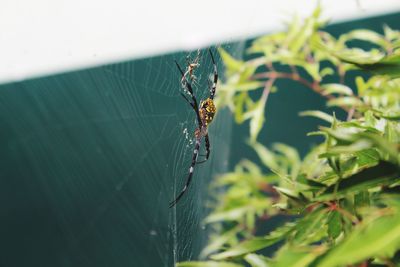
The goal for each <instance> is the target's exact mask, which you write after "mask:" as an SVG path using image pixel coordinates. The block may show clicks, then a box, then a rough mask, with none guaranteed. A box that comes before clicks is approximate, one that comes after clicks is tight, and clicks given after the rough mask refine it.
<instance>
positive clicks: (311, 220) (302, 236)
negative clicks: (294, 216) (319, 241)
mask: <svg viewBox="0 0 400 267" xmlns="http://www.w3.org/2000/svg"><path fill="white" fill-rule="evenodd" d="M326 218H327V216H326V211H325V210H323V209H316V210H314V211H313V212H312V213H310V214H307V216H305V217H303V218H301V219H300V220H298V221H297V224H296V226H295V229H296V234H295V236H294V241H295V242H296V243H298V244H302V243H304V242H307V240H309V239H312V238H313V235H314V234H315V233H316V232H317V230H319V229H320V228H321V227H322V226H323V225H324V223H325V221H326Z"/></svg>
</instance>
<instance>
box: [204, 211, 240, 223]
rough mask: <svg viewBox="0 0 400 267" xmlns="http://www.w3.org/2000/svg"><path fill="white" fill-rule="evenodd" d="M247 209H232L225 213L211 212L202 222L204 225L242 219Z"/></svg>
mask: <svg viewBox="0 0 400 267" xmlns="http://www.w3.org/2000/svg"><path fill="white" fill-rule="evenodd" d="M247 210H248V208H247V207H239V208H233V209H230V210H226V211H219V212H213V213H211V214H210V215H209V216H207V218H206V219H205V220H204V222H205V223H214V222H219V221H235V220H239V219H241V218H242V217H243V215H244V214H245V213H246V212H247Z"/></svg>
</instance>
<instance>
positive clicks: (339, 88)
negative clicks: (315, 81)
mask: <svg viewBox="0 0 400 267" xmlns="http://www.w3.org/2000/svg"><path fill="white" fill-rule="evenodd" d="M321 87H322V88H323V89H324V92H323V94H324V95H330V94H340V95H347V96H351V95H353V91H352V90H351V88H350V87H348V86H346V85H343V84H339V83H328V84H324V85H322V86H321Z"/></svg>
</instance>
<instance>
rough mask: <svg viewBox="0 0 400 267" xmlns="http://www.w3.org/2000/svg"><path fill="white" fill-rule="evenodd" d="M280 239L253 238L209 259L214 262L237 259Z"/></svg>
mask: <svg viewBox="0 0 400 267" xmlns="http://www.w3.org/2000/svg"><path fill="white" fill-rule="evenodd" d="M281 239H282V237H255V238H253V239H250V240H247V241H244V242H242V243H240V244H238V245H237V246H235V247H233V248H231V249H228V250H227V251H224V252H221V253H219V254H215V255H212V256H211V258H212V259H214V260H221V259H226V258H230V257H237V256H240V255H243V254H247V253H250V252H254V251H257V250H260V249H263V248H266V247H269V246H271V245H273V244H275V243H277V242H278V241H280V240H281Z"/></svg>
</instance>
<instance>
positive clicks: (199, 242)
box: [0, 14, 400, 267]
mask: <svg viewBox="0 0 400 267" xmlns="http://www.w3.org/2000/svg"><path fill="white" fill-rule="evenodd" d="M399 18H400V14H397V15H390V16H386V17H381V18H376V19H369V20H362V21H357V22H351V23H345V24H340V25H335V26H331V27H330V28H329V29H330V31H331V32H333V33H334V34H338V33H340V32H342V31H348V30H350V29H353V28H358V27H364V28H370V29H374V30H380V29H381V26H382V24H383V23H387V24H389V25H390V26H392V27H394V28H399V23H398V21H399ZM236 47H237V48H235V49H236V51H240V50H241V49H240V45H238V46H236ZM174 58H177V59H179V60H180V61H181V62H182V63H184V62H185V60H184V56H183V54H179V55H168V56H162V57H156V58H152V59H144V60H137V61H132V62H124V63H118V64H114V65H108V66H104V67H99V68H93V69H88V70H81V71H77V72H72V73H66V74H60V75H55V76H51V77H44V78H40V79H34V80H29V81H23V82H17V83H12V84H6V85H2V86H0V121H1V129H0V140H1V141H0V142H1V143H0V144H1V146H0V147H1V150H0V177H1V180H0V203H1V204H0V205H1V206H0V211H1V222H0V229H1V233H0V240H1V241H0V249H1V251H2V257H0V266H96V267H100V266H121V267H122V266H138V267H142V266H143V267H145V266H154V267H159V266H172V264H173V262H174V261H175V260H188V259H193V258H196V257H197V255H198V252H199V250H200V248H201V247H202V246H203V245H204V243H205V242H206V238H207V237H206V235H205V230H204V229H203V228H202V226H201V219H202V218H203V217H204V215H205V214H206V210H205V207H204V205H205V204H206V200H205V195H206V192H207V189H208V184H209V181H210V179H211V178H212V176H213V175H216V174H217V173H220V172H224V171H226V169H227V164H228V158H229V159H230V162H231V163H232V164H234V163H236V162H237V161H238V160H239V159H240V158H242V157H244V156H246V157H250V158H255V156H254V153H253V152H252V151H251V150H250V149H249V148H247V146H246V145H245V144H244V142H243V140H244V139H245V138H246V137H247V136H248V128H247V127H246V125H242V126H234V127H233V128H231V124H232V120H231V116H230V115H229V113H228V112H227V111H220V112H219V114H218V116H217V118H216V121H215V122H213V125H212V127H211V128H210V131H211V132H210V135H211V142H212V145H213V146H212V149H213V152H212V156H211V160H210V161H209V162H207V163H206V164H204V165H203V166H199V167H198V168H196V172H197V173H196V175H195V177H194V181H193V183H192V185H191V188H190V190H189V193H188V196H186V197H185V198H183V199H182V201H181V202H180V203H179V204H178V206H177V209H176V213H175V210H174V209H172V210H171V209H168V202H169V201H170V200H171V199H172V197H173V194H174V187H175V186H176V190H180V189H181V186H182V184H183V181H184V180H185V178H186V173H187V168H188V166H189V164H190V157H191V153H192V146H191V145H190V144H189V141H188V140H186V139H185V138H184V134H183V129H184V128H186V127H187V128H188V132H189V136H191V134H192V132H193V130H194V114H193V113H192V112H191V111H190V109H189V106H188V105H187V104H186V103H185V102H184V101H183V100H182V98H181V97H179V94H178V89H179V77H178V72H177V70H176V69H175V66H174V63H173V59H174ZM203 60H204V64H203V65H202V71H203V72H202V74H201V75H200V76H201V77H202V81H203V85H204V83H205V77H206V76H207V73H208V72H209V71H210V70H211V65H210V64H209V62H208V59H207V58H206V57H203ZM199 74H200V73H199ZM202 88H205V87H199V90H201V89H202ZM281 88H282V89H281V90H280V91H279V92H278V93H276V94H273V95H271V96H270V98H269V100H268V104H267V119H266V123H267V126H266V127H265V129H264V130H263V132H262V133H261V135H260V140H261V141H262V142H264V143H266V144H270V143H272V142H278V141H279V142H284V143H288V144H290V145H294V146H296V147H298V148H299V149H300V151H302V152H304V151H305V150H306V149H307V148H308V147H309V146H310V145H311V144H312V142H313V140H312V139H311V138H307V137H305V133H306V132H308V131H310V130H315V129H316V126H317V124H318V123H319V121H318V120H316V119H312V118H299V117H298V115H297V113H298V112H299V111H301V110H305V109H321V108H323V106H324V103H323V101H322V98H321V97H319V96H318V95H315V94H314V93H312V92H311V91H310V90H307V89H305V88H302V87H300V86H299V85H298V84H294V83H293V84H286V85H282V86H281ZM203 96H204V92H203ZM232 133H233V139H232V138H231V135H232ZM232 164H231V165H232ZM175 182H176V184H175ZM174 251H175V252H174Z"/></svg>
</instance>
